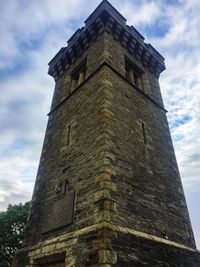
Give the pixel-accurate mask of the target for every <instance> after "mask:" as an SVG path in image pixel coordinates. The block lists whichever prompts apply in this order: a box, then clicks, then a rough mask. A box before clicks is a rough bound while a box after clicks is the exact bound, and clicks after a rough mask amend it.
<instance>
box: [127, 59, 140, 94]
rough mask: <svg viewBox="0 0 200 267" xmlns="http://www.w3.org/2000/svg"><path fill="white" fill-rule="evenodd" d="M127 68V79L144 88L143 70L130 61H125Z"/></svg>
mask: <svg viewBox="0 0 200 267" xmlns="http://www.w3.org/2000/svg"><path fill="white" fill-rule="evenodd" d="M125 68H126V79H127V80H128V81H129V82H130V83H132V84H134V85H135V86H137V87H138V88H140V89H142V88H143V85H142V71H141V70H140V69H139V68H138V67H137V66H136V65H134V64H133V63H130V62H129V61H127V60H126V61H125Z"/></svg>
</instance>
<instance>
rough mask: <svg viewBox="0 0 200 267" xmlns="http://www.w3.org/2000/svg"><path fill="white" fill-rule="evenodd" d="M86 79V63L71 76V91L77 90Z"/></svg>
mask: <svg viewBox="0 0 200 267" xmlns="http://www.w3.org/2000/svg"><path fill="white" fill-rule="evenodd" d="M85 77H86V61H84V63H82V64H81V65H80V66H79V67H78V68H76V69H75V70H74V71H73V72H72V74H71V91H73V90H74V89H76V87H77V86H79V85H80V84H81V83H82V82H83V81H84V80H85Z"/></svg>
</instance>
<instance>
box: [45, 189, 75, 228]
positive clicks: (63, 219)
mask: <svg viewBox="0 0 200 267" xmlns="http://www.w3.org/2000/svg"><path fill="white" fill-rule="evenodd" d="M58 192H60V193H58ZM55 193H56V197H54V198H52V199H50V200H49V201H47V202H46V204H45V206H44V212H43V218H42V221H43V223H42V232H43V233H45V232H49V231H52V230H55V229H58V228H61V227H63V226H66V225H69V224H71V223H72V222H73V213H74V200H75V192H74V191H68V192H66V193H65V194H64V193H63V187H62V186H61V187H60V188H59V187H58V188H57V189H56V192H55ZM61 195H62V197H60V196H61Z"/></svg>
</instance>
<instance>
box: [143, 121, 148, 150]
mask: <svg viewBox="0 0 200 267" xmlns="http://www.w3.org/2000/svg"><path fill="white" fill-rule="evenodd" d="M142 134H143V140H144V144H145V145H146V144H147V137H146V129H145V125H144V123H143V122H142Z"/></svg>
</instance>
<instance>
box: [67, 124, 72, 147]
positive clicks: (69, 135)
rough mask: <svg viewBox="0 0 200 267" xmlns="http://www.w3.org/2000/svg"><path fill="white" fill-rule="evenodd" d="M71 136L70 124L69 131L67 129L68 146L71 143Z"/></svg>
mask: <svg viewBox="0 0 200 267" xmlns="http://www.w3.org/2000/svg"><path fill="white" fill-rule="evenodd" d="M70 137H71V125H69V126H68V131H67V146H69V144H70Z"/></svg>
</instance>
